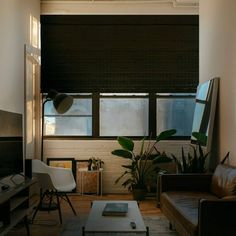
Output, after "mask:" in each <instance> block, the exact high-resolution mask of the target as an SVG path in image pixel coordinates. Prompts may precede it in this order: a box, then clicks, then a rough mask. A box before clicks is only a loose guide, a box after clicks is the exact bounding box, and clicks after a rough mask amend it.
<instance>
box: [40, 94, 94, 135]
mask: <svg viewBox="0 0 236 236" xmlns="http://www.w3.org/2000/svg"><path fill="white" fill-rule="evenodd" d="M44 133H45V135H68V136H69V135H72V136H73V135H79V136H91V135H92V99H91V98H89V99H88V98H76V99H74V101H73V105H72V107H71V108H70V109H69V111H67V112H66V113H64V114H58V113H57V112H56V110H55V108H54V107H53V103H52V102H51V101H49V102H47V103H46V104H45V115H44Z"/></svg>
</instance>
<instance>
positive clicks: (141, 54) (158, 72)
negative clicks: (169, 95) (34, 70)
mask: <svg viewBox="0 0 236 236" xmlns="http://www.w3.org/2000/svg"><path fill="white" fill-rule="evenodd" d="M41 23H42V26H41V28H42V39H41V41H42V71H41V72H42V74H41V77H42V81H41V90H42V92H48V91H49V90H50V89H56V90H57V91H60V92H67V93H68V92H195V90H196V87H197V84H198V77H199V55H198V54H199V45H198V44H199V39H198V38H199V35H198V16H145V15H141V16H125V15H124V16H77V15H76V16H75V15H74V16H66V15H64V16H55V15H50V16H47V15H42V16H41Z"/></svg>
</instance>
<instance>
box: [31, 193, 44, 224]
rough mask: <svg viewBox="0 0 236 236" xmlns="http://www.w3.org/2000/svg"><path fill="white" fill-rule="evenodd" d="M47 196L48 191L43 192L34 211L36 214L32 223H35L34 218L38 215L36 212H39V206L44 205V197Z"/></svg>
mask: <svg viewBox="0 0 236 236" xmlns="http://www.w3.org/2000/svg"><path fill="white" fill-rule="evenodd" d="M45 196H46V192H44V193H43V194H42V196H41V197H40V200H39V204H38V206H37V207H36V209H35V211H34V214H33V217H32V219H31V221H32V223H33V221H34V218H35V216H36V214H37V212H38V210H39V208H40V207H41V205H42V203H43V199H44V197H45Z"/></svg>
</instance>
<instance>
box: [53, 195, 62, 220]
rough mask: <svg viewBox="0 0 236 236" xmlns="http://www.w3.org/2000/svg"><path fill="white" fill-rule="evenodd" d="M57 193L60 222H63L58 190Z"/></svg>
mask: <svg viewBox="0 0 236 236" xmlns="http://www.w3.org/2000/svg"><path fill="white" fill-rule="evenodd" d="M55 194H56V198H57V206H58V213H59V218H60V223H61V224H62V216H61V205H60V199H59V195H58V192H56V193H55Z"/></svg>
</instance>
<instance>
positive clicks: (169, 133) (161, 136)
mask: <svg viewBox="0 0 236 236" xmlns="http://www.w3.org/2000/svg"><path fill="white" fill-rule="evenodd" d="M175 133H176V130H175V129H169V130H165V131H163V132H161V133H160V134H159V135H158V136H157V137H156V141H157V142H159V141H161V140H165V139H168V138H169V137H171V136H172V135H174V134H175Z"/></svg>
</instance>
